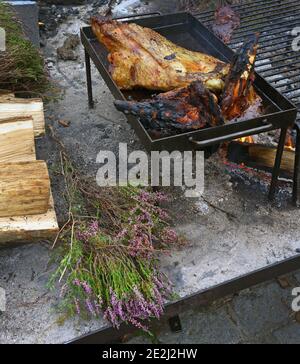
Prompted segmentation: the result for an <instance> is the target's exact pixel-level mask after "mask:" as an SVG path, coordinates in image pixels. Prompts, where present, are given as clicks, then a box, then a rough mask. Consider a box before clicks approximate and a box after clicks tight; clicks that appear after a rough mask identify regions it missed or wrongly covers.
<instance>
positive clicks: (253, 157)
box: [228, 142, 295, 176]
mask: <svg viewBox="0 0 300 364" xmlns="http://www.w3.org/2000/svg"><path fill="white" fill-rule="evenodd" d="M276 152H277V148H276V147H270V146H265V145H260V144H255V143H253V144H252V143H240V142H232V143H230V145H229V147H228V159H229V160H230V161H231V162H234V163H238V164H241V163H244V164H245V165H246V166H248V167H254V168H255V167H260V168H263V169H268V170H269V169H272V168H273V167H274V163H275V158H276ZM294 167H295V152H294V151H293V150H291V149H285V150H284V152H283V156H282V163H281V170H282V171H284V172H285V174H287V175H288V176H292V175H293V173H294Z"/></svg>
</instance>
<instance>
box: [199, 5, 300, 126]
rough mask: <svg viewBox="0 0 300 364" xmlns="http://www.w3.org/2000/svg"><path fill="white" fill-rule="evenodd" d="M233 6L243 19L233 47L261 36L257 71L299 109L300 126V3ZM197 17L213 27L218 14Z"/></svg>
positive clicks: (211, 13)
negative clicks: (296, 43)
mask: <svg viewBox="0 0 300 364" xmlns="http://www.w3.org/2000/svg"><path fill="white" fill-rule="evenodd" d="M233 7H234V8H235V10H237V11H238V12H239V14H240V16H241V26H240V28H239V29H238V30H236V31H235V33H234V35H233V38H232V41H231V44H230V46H231V48H232V49H234V50H235V49H236V48H238V47H239V46H240V45H241V43H242V42H243V41H244V40H245V38H246V37H247V36H248V35H250V34H253V33H254V32H259V33H260V41H259V52H258V58H257V63H256V71H257V72H259V73H260V74H261V75H262V76H263V77H264V78H266V80H267V81H268V82H270V83H271V84H272V85H273V86H274V87H275V88H277V90H278V91H280V92H281V93H282V94H283V95H285V96H286V97H287V98H289V99H290V101H292V102H293V103H294V104H295V105H296V106H297V108H298V110H299V113H298V119H297V124H298V127H300V51H298V52H295V51H294V50H293V48H292V42H293V39H294V37H293V35H292V30H293V29H294V28H295V27H297V26H299V27H300V2H299V0H263V1H261V0H258V1H251V2H250V1H241V3H240V4H238V5H234V6H233ZM195 16H196V17H197V18H198V19H199V20H201V21H202V22H203V23H204V24H205V25H206V26H208V27H210V26H211V24H212V22H213V18H214V13H213V12H212V11H206V12H202V13H201V14H196V15H195Z"/></svg>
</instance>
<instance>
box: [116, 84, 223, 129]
mask: <svg viewBox="0 0 300 364" xmlns="http://www.w3.org/2000/svg"><path fill="white" fill-rule="evenodd" d="M115 106H116V108H117V109H118V110H119V111H122V112H124V113H125V114H132V115H135V116H137V117H139V119H140V121H141V122H142V123H143V125H144V126H145V127H146V128H147V129H149V130H152V131H153V130H156V131H161V132H162V133H163V134H166V135H167V134H169V133H171V132H173V133H174V132H175V133H176V132H180V131H189V130H195V129H201V128H205V127H208V126H217V125H222V124H223V118H222V116H221V112H220V108H219V105H218V100H217V97H216V96H215V95H214V94H212V93H211V92H210V91H209V90H208V89H207V88H205V87H204V85H203V83H202V82H201V81H194V82H192V83H191V84H190V85H189V86H188V87H184V88H180V89H177V90H173V91H169V92H166V93H162V94H159V95H157V96H155V97H153V98H152V99H149V100H144V101H141V102H136V101H115Z"/></svg>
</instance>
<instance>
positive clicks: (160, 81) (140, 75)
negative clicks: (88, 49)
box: [91, 17, 229, 91]
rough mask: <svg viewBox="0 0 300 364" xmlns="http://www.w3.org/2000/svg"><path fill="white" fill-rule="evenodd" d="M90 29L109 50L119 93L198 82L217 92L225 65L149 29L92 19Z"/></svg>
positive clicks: (223, 74) (226, 69)
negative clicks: (178, 44)
mask: <svg viewBox="0 0 300 364" xmlns="http://www.w3.org/2000/svg"><path fill="white" fill-rule="evenodd" d="M91 23H92V30H93V32H94V34H95V35H96V36H97V39H98V40H99V42H101V43H102V44H104V46H105V47H106V48H107V50H108V51H109V55H108V60H109V62H110V71H111V75H112V78H113V79H114V81H115V82H116V84H117V85H118V86H119V88H120V89H123V90H131V89H134V88H145V89H148V90H158V91H170V90H173V89H175V88H179V87H186V86H188V85H189V84H190V83H191V82H193V81H197V80H199V81H202V82H203V83H204V84H205V86H206V87H207V88H209V89H210V90H213V91H221V90H222V89H223V87H224V82H223V79H224V77H225V76H226V75H227V73H228V70H229V66H228V65H227V64H225V63H223V62H221V61H220V60H218V59H216V58H214V57H212V56H209V55H207V54H202V53H199V52H192V51H189V50H187V49H184V48H182V47H179V46H177V45H175V44H174V43H172V42H170V41H169V40H167V39H166V38H165V37H163V36H162V35H160V34H159V33H157V32H155V31H154V30H152V29H148V28H143V27H141V26H139V25H137V24H133V23H130V24H128V23H123V22H118V21H115V20H107V19H106V18H101V17H93V18H92V19H91Z"/></svg>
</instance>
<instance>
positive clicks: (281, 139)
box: [269, 128, 287, 200]
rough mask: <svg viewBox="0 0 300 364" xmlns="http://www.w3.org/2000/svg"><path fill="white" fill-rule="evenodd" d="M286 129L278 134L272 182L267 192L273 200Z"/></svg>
mask: <svg viewBox="0 0 300 364" xmlns="http://www.w3.org/2000/svg"><path fill="white" fill-rule="evenodd" d="M286 134H287V129H286V128H285V129H281V133H280V139H279V143H278V147H277V154H276V159H275V164H274V168H273V174H272V181H271V187H270V192H269V199H270V200H273V199H274V197H275V190H276V187H277V182H278V177H279V173H280V166H281V160H282V154H283V151H284V146H285V139H286Z"/></svg>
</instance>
